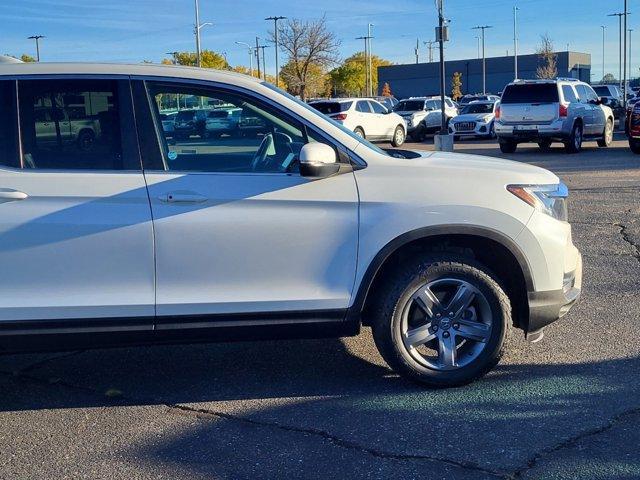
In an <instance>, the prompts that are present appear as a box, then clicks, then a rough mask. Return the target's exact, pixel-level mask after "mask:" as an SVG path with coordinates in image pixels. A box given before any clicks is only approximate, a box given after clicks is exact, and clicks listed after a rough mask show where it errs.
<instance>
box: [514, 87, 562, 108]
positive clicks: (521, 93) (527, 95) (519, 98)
mask: <svg viewBox="0 0 640 480" xmlns="http://www.w3.org/2000/svg"><path fill="white" fill-rule="evenodd" d="M557 101H558V87H557V86H556V84H555V83H528V84H517V85H507V88H505V89H504V93H503V94H502V104H503V105H504V104H509V103H552V102H557Z"/></svg>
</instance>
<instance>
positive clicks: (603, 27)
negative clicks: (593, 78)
mask: <svg viewBox="0 0 640 480" xmlns="http://www.w3.org/2000/svg"><path fill="white" fill-rule="evenodd" d="M600 28H601V29H602V80H604V76H605V75H606V72H605V71H604V32H605V30H606V29H607V27H605V26H604V25H600Z"/></svg>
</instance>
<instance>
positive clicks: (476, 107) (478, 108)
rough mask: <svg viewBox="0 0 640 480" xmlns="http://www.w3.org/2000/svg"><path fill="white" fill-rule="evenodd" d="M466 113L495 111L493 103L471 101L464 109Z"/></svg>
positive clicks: (463, 112)
mask: <svg viewBox="0 0 640 480" xmlns="http://www.w3.org/2000/svg"><path fill="white" fill-rule="evenodd" d="M465 113H493V103H470V104H469V105H467V106H466V107H464V108H463V109H462V114H463V115H464V114H465Z"/></svg>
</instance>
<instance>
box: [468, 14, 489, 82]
mask: <svg viewBox="0 0 640 480" xmlns="http://www.w3.org/2000/svg"><path fill="white" fill-rule="evenodd" d="M487 28H493V26H491V25H479V26H477V27H473V29H472V30H481V31H482V34H481V37H482V93H483V94H486V93H487V70H486V62H485V55H484V31H485V30H486V29H487Z"/></svg>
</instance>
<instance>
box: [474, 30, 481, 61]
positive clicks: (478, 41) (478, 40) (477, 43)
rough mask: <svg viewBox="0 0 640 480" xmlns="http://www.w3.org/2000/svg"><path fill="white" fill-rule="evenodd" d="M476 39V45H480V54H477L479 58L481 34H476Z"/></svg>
mask: <svg viewBox="0 0 640 480" xmlns="http://www.w3.org/2000/svg"><path fill="white" fill-rule="evenodd" d="M475 39H476V45H477V47H478V55H477V57H478V60H479V59H480V35H476V36H475Z"/></svg>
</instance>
